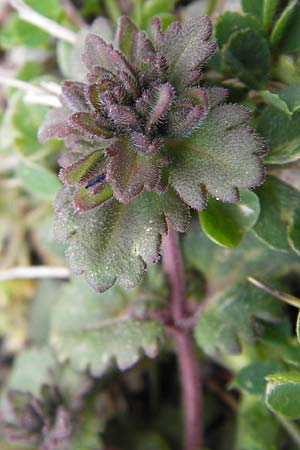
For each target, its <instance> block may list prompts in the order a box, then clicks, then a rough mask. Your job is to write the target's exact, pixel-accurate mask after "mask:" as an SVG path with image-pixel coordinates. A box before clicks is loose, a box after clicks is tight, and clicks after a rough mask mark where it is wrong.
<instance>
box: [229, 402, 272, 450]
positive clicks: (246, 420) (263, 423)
mask: <svg viewBox="0 0 300 450" xmlns="http://www.w3.org/2000/svg"><path fill="white" fill-rule="evenodd" d="M237 419H238V429H237V440H236V448H237V449H239V450H277V449H278V439H279V433H280V425H279V423H278V420H277V419H276V418H275V417H274V415H273V414H271V413H270V412H269V411H268V409H267V408H266V407H265V405H264V404H263V403H262V401H261V400H260V399H258V398H257V397H254V396H243V399H242V401H241V404H240V407H239V413H238V416H237Z"/></svg>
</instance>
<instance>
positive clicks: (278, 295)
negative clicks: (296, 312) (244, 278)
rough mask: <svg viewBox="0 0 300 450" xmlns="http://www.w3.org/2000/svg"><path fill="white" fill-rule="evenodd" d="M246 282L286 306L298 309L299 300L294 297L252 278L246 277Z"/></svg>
mask: <svg viewBox="0 0 300 450" xmlns="http://www.w3.org/2000/svg"><path fill="white" fill-rule="evenodd" d="M248 281H250V283H252V284H253V285H254V286H256V287H257V288H259V289H262V290H263V291H265V292H267V293H268V294H270V295H273V297H275V298H278V299H279V300H282V301H283V302H285V303H287V304H288V305H292V306H295V307H296V308H299V306H300V298H297V297H294V296H293V295H290V294H287V293H286V292H282V291H279V290H278V289H274V288H272V287H271V286H268V285H267V284H265V283H262V282H261V281H259V280H257V279H256V278H253V277H248Z"/></svg>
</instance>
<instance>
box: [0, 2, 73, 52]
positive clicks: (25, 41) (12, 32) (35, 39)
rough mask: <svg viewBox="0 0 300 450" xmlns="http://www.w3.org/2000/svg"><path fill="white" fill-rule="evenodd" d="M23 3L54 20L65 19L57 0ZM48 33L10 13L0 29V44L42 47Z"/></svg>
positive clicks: (7, 46) (6, 46) (9, 46)
mask: <svg viewBox="0 0 300 450" xmlns="http://www.w3.org/2000/svg"><path fill="white" fill-rule="evenodd" d="M25 3H26V4H27V5H29V6H30V7H32V8H33V9H34V10H35V11H37V12H39V13H40V14H42V15H44V16H46V17H49V18H50V19H53V20H54V21H56V22H62V21H63V20H65V13H64V10H63V8H62V6H61V3H60V2H59V0H43V1H42V2H41V1H39V0H26V1H25ZM49 40H50V38H49V34H48V33H47V32H45V31H43V30H41V29H39V28H38V27H36V26H34V25H31V24H30V23H28V22H24V21H23V20H21V19H20V18H19V17H18V15H17V14H12V15H11V16H10V17H9V19H8V20H7V21H6V22H5V24H4V26H3V28H2V29H1V31H0V46H1V47H5V48H11V47H14V46H28V47H44V46H45V45H46V44H47V43H48V42H49Z"/></svg>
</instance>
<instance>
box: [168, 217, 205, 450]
mask: <svg viewBox="0 0 300 450" xmlns="http://www.w3.org/2000/svg"><path fill="white" fill-rule="evenodd" d="M163 266H164V270H165V273H166V275H167V277H168V281H169V287H170V311H171V316H172V321H173V322H174V325H175V327H174V331H172V335H173V338H174V344H175V351H176V353H177V358H178V366H179V374H180V383H181V389H182V407H183V414H184V450H199V449H200V448H201V447H202V424H201V404H202V398H201V385H200V373H199V366H198V361H197V356H196V354H195V350H194V345H193V338H192V335H191V332H190V331H189V330H187V329H184V328H180V327H177V326H176V325H178V324H179V323H180V321H182V320H184V319H187V318H188V311H187V305H186V296H185V281H184V271H183V264H182V258H181V253H180V247H179V239H178V235H177V232H176V231H175V230H174V229H173V228H172V226H171V225H170V224H169V232H168V235H167V236H166V237H165V238H164V240H163Z"/></svg>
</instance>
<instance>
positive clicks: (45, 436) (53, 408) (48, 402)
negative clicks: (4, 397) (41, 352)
mask: <svg viewBox="0 0 300 450" xmlns="http://www.w3.org/2000/svg"><path fill="white" fill-rule="evenodd" d="M8 400H9V405H10V407H11V410H12V418H11V419H10V420H9V422H8V423H6V424H5V427H4V433H5V436H6V439H7V440H8V441H9V442H12V443H15V444H19V445H26V446H32V445H34V446H38V448H39V449H40V450H50V449H54V448H58V447H59V448H60V449H61V450H63V449H66V450H68V449H69V446H68V445H69V438H70V436H71V434H72V424H71V416H70V414H69V412H68V411H67V410H66V409H65V407H64V406H63V404H62V399H61V397H60V395H59V393H58V391H57V389H56V388H55V387H53V386H49V385H44V386H43V387H42V389H41V399H37V398H36V397H35V396H34V395H32V394H31V393H26V392H21V391H15V390H11V391H9V393H8Z"/></svg>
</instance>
